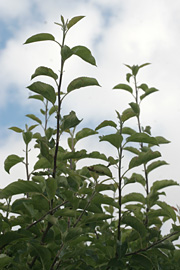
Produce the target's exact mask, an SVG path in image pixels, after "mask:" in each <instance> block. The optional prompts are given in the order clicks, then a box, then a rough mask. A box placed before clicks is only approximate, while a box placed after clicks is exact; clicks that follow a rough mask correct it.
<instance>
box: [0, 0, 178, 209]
mask: <svg viewBox="0 0 180 270" xmlns="http://www.w3.org/2000/svg"><path fill="white" fill-rule="evenodd" d="M179 14H180V3H179V1H178V0H174V1H173V5H172V1H163V0H159V1H157V0H151V1H144V0H137V1H134V0H126V1H124V0H89V1H85V0H84V1H83V0H60V1H59V0H44V1H43V4H42V1H41V0H6V1H0V67H1V72H0V81H1V88H0V94H1V98H0V130H1V132H0V172H1V175H2V177H1V183H0V188H1V187H4V186H5V185H7V184H9V183H10V182H11V181H13V180H16V179H17V178H18V177H23V173H22V169H23V168H22V167H21V165H20V166H19V167H18V166H17V167H15V168H13V169H12V172H11V175H10V176H9V175H8V174H7V173H5V172H4V170H3V162H4V159H5V158H6V157H7V156H8V155H9V154H19V155H20V156H21V155H23V151H22V149H23V145H22V141H21V137H20V136H19V135H18V134H15V133H13V132H12V131H10V130H8V127H11V126H19V127H21V128H24V125H25V123H31V124H32V122H30V121H29V120H28V119H27V118H26V117H25V115H26V114H27V113H36V114H38V112H39V104H38V102H37V103H36V102H32V101H30V100H28V95H29V91H28V90H27V88H26V87H27V86H28V85H29V84H30V83H31V82H30V77H31V75H32V73H33V72H34V70H35V69H36V68H37V67H38V66H40V65H45V66H50V67H51V68H53V69H54V70H56V71H57V70H58V68H59V59H58V56H59V51H58V49H57V46H56V45H54V44H51V43H49V42H47V43H46V42H45V43H39V44H32V45H23V43H24V42H25V40H26V39H27V38H28V37H30V36H31V35H34V34H37V33H41V32H49V33H52V34H53V35H55V36H56V37H57V38H58V37H59V36H60V32H59V28H58V27H57V26H56V25H55V24H54V22H59V20H60V15H63V16H64V17H65V18H71V17H74V16H77V15H85V16H86V17H85V18H84V19H83V20H82V21H81V22H79V23H78V24H77V26H75V27H74V28H73V29H72V30H71V32H69V37H68V39H67V45H68V46H70V47H72V46H74V45H85V46H87V47H88V48H89V49H90V50H91V51H92V54H93V55H94V56H95V58H96V60H97V67H91V66H89V65H88V64H86V63H83V61H80V60H78V59H77V58H76V57H74V58H73V59H72V61H71V60H68V62H67V65H66V67H65V75H64V86H65V85H66V84H67V83H68V82H69V81H70V80H72V79H73V78H75V77H77V76H81V75H85V76H92V77H93V76H94V77H96V78H97V79H98V81H99V83H100V84H101V86H102V87H101V88H96V87H95V88H90V89H87V90H86V91H83V90H79V91H77V93H72V94H71V95H69V97H67V100H65V102H64V105H63V112H64V113H68V112H69V111H70V110H75V111H76V112H77V115H78V117H79V118H80V119H81V118H83V119H84V122H83V123H84V125H86V126H87V125H89V124H90V125H91V126H92V127H95V126H96V125H97V124H99V123H100V122H101V121H103V120H104V119H114V120H115V119H116V114H115V110H119V111H120V112H122V111H123V110H124V109H125V108H126V107H127V105H128V103H129V102H131V101H132V100H130V96H128V94H126V93H123V92H121V93H120V92H117V91H112V87H113V86H114V85H116V84H118V83H120V82H125V74H126V72H128V70H127V69H126V67H125V66H124V65H123V64H124V63H125V64H130V65H133V64H138V65H140V64H143V63H146V62H150V63H152V65H150V66H148V67H146V68H144V70H142V72H141V73H140V75H139V78H138V79H139V82H140V83H141V82H146V83H147V84H148V85H149V86H154V87H156V88H158V89H159V90H160V91H159V92H158V93H155V94H153V95H152V96H151V97H150V98H149V99H147V101H144V104H142V124H143V125H150V126H152V131H153V135H155V136H157V135H163V136H164V137H166V138H167V139H169V140H170V141H172V143H171V144H170V145H165V146H163V147H161V152H162V154H163V159H165V160H166V161H167V162H168V163H170V165H169V166H166V167H162V169H158V170H157V173H156V175H153V177H156V179H174V180H176V181H178V182H180V176H179V169H178V168H179V150H180V140H179V131H180V121H179V119H180V106H179V100H180V89H179V88H180V86H179V85H180V77H179V55H180V31H179V30H180V17H179ZM108 150H109V149H108ZM102 151H103V148H102ZM34 158H35V156H33V154H32V157H31V161H32V163H33V159H34ZM21 174H22V176H20V175H21ZM152 181H153V179H152ZM179 192H180V190H179V189H178V188H169V191H167V194H168V198H167V200H169V202H170V203H171V204H172V205H174V206H176V204H179V205H180V196H179Z"/></svg>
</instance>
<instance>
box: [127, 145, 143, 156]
mask: <svg viewBox="0 0 180 270" xmlns="http://www.w3.org/2000/svg"><path fill="white" fill-rule="evenodd" d="M124 150H126V151H129V152H131V153H133V154H136V155H139V154H140V151H139V150H138V149H137V148H135V147H132V146H127V147H124Z"/></svg>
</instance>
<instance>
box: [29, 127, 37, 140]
mask: <svg viewBox="0 0 180 270" xmlns="http://www.w3.org/2000/svg"><path fill="white" fill-rule="evenodd" d="M37 126H38V125H37V124H36V125H32V126H30V127H29V128H28V131H31V130H33V129H34V128H35V127H37ZM33 135H34V134H33ZM33 138H34V137H33Z"/></svg>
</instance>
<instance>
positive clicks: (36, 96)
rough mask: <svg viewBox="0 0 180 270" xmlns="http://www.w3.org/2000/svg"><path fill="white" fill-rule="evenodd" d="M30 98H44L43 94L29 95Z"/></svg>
mask: <svg viewBox="0 0 180 270" xmlns="http://www.w3.org/2000/svg"><path fill="white" fill-rule="evenodd" d="M29 98H33V99H37V100H41V101H43V100H44V98H43V96H41V95H31V96H29Z"/></svg>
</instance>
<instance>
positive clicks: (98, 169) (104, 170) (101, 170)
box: [88, 164, 112, 177]
mask: <svg viewBox="0 0 180 270" xmlns="http://www.w3.org/2000/svg"><path fill="white" fill-rule="evenodd" d="M88 169H89V170H90V171H92V172H95V173H97V174H100V175H107V176H109V177H112V173H111V171H110V169H109V168H108V167H106V166H105V165H103V164H97V165H93V166H90V167H88Z"/></svg>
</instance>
